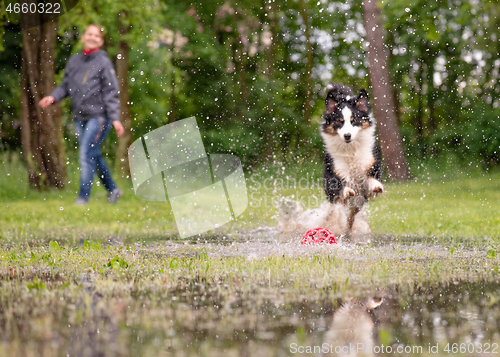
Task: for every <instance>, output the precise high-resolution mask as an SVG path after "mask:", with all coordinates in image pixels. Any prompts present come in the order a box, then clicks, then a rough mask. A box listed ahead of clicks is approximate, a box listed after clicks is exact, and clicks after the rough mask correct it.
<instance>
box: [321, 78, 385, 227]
mask: <svg viewBox="0 0 500 357" xmlns="http://www.w3.org/2000/svg"><path fill="white" fill-rule="evenodd" d="M326 90H327V95H326V99H325V104H326V109H325V112H324V113H323V117H322V122H321V124H320V132H321V136H322V138H323V141H324V144H325V158H324V162H325V171H324V189H325V194H326V197H327V199H328V201H329V202H330V203H332V204H338V203H340V204H342V205H343V206H345V207H346V209H347V212H346V215H347V227H346V232H345V234H346V236H349V235H350V233H351V231H352V228H353V224H354V217H355V216H356V214H357V213H358V212H360V211H361V209H362V208H363V205H364V204H365V202H366V201H367V200H368V198H371V197H375V196H377V195H378V194H381V193H383V192H384V186H383V185H382V183H381V182H380V181H381V178H382V165H381V162H380V154H379V150H378V145H377V140H376V136H375V118H373V116H372V113H371V108H370V102H369V98H368V94H367V93H366V91H365V90H364V89H362V90H361V91H360V93H359V95H355V94H354V92H353V91H352V90H351V88H349V87H347V86H344V85H343V84H342V83H330V84H329V85H328V86H327V87H326Z"/></svg>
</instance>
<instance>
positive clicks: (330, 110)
mask: <svg viewBox="0 0 500 357" xmlns="http://www.w3.org/2000/svg"><path fill="white" fill-rule="evenodd" d="M327 90H328V94H327V96H326V100H325V103H326V109H325V113H324V114H323V122H322V123H321V131H322V132H323V133H326V134H329V135H332V136H337V135H338V136H339V137H340V139H341V140H343V141H344V142H345V143H346V144H349V143H351V142H353V141H356V137H357V135H358V134H359V133H360V132H361V131H362V130H365V129H368V128H370V127H371V126H372V125H373V122H372V118H371V117H370V113H371V109H370V103H369V98H368V94H367V93H366V91H365V90H364V89H362V90H361V91H360V93H359V95H358V96H355V95H351V94H349V92H350V90H345V91H338V89H337V88H332V86H331V85H329V87H327Z"/></svg>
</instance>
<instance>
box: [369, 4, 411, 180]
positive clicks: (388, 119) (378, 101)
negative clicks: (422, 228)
mask: <svg viewBox="0 0 500 357" xmlns="http://www.w3.org/2000/svg"><path fill="white" fill-rule="evenodd" d="M363 12H364V19H365V29H366V40H367V41H368V60H369V63H370V68H369V72H370V82H371V85H372V93H373V100H374V103H375V117H376V119H377V121H378V131H379V139H380V147H381V150H382V157H383V159H384V166H385V168H386V172H387V178H388V179H389V180H400V181H401V180H407V179H409V178H410V172H409V168H408V163H407V161H406V157H405V155H404V151H403V146H402V144H401V136H400V134H399V128H398V120H397V117H396V110H395V105H394V97H393V92H392V89H391V84H390V79H389V70H388V68H387V54H386V51H385V47H384V34H383V31H382V23H381V21H380V8H379V7H378V6H377V0H364V2H363Z"/></svg>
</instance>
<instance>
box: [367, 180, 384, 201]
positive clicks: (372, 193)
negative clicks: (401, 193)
mask: <svg viewBox="0 0 500 357" xmlns="http://www.w3.org/2000/svg"><path fill="white" fill-rule="evenodd" d="M382 193H384V185H382V183H381V182H380V181H379V180H377V179H374V178H373V177H370V178H369V179H368V197H376V196H377V195H380V194H382Z"/></svg>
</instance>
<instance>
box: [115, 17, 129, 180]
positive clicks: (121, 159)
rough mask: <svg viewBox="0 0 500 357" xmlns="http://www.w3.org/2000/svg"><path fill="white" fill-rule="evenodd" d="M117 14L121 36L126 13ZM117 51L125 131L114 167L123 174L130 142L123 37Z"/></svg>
mask: <svg viewBox="0 0 500 357" xmlns="http://www.w3.org/2000/svg"><path fill="white" fill-rule="evenodd" d="M119 16H120V21H119V26H120V35H122V36H123V35H126V34H127V33H128V32H129V30H128V27H127V26H126V25H124V23H123V21H122V20H121V17H122V16H124V17H127V16H128V14H127V13H126V12H122V13H121V14H120V15H119ZM118 53H119V54H121V58H118V60H117V61H116V77H117V79H118V86H119V87H120V121H121V122H122V125H123V128H124V129H125V131H124V133H123V135H122V136H120V137H119V138H118V145H117V147H116V157H115V167H116V170H117V172H118V173H119V174H120V175H122V176H123V175H128V174H129V173H130V166H129V162H128V155H127V151H128V148H129V146H130V145H131V144H132V121H131V119H130V108H129V102H130V100H129V99H130V96H129V88H128V57H129V47H128V43H127V42H126V40H124V39H123V38H122V39H121V40H120V43H119V44H118Z"/></svg>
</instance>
